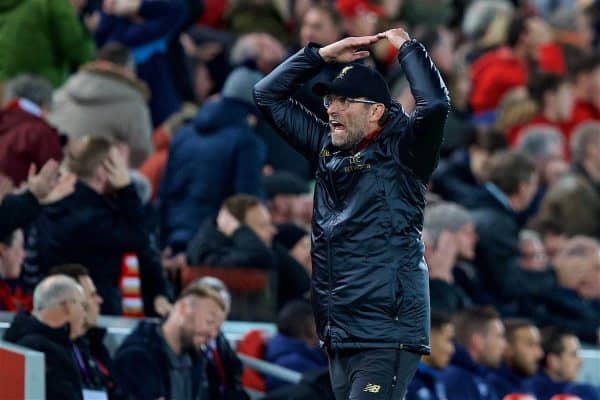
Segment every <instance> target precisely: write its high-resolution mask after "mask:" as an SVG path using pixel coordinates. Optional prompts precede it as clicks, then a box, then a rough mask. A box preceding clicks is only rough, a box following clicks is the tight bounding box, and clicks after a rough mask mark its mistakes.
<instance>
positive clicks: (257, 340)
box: [237, 329, 267, 392]
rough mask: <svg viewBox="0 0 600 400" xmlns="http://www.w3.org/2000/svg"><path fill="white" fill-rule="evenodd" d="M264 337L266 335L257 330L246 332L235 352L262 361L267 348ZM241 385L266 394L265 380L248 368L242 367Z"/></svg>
mask: <svg viewBox="0 0 600 400" xmlns="http://www.w3.org/2000/svg"><path fill="white" fill-rule="evenodd" d="M266 336H267V335H266V333H265V332H263V331H261V330H259V329H254V330H251V331H248V333H246V335H244V338H243V339H242V340H241V341H240V342H239V343H238V347H237V351H238V352H239V353H241V354H245V355H247V356H250V357H254V358H258V359H261V360H264V358H265V350H266V346H267V338H266ZM242 385H244V387H246V388H249V389H254V390H259V391H261V392H266V390H267V385H266V383H265V378H264V377H263V376H262V375H261V374H260V373H259V372H258V371H256V370H254V369H252V368H248V367H244V372H243V374H242Z"/></svg>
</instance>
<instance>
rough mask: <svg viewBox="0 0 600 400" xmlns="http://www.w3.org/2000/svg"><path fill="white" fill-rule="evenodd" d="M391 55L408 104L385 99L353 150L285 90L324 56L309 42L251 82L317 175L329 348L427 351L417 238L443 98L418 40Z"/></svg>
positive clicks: (317, 278)
mask: <svg viewBox="0 0 600 400" xmlns="http://www.w3.org/2000/svg"><path fill="white" fill-rule="evenodd" d="M398 58H399V61H400V63H401V64H402V67H403V69H404V71H406V75H407V78H408V80H409V82H410V85H411V89H412V93H413V95H414V97H415V100H416V104H417V106H416V109H415V111H414V112H413V113H412V114H411V115H410V116H408V115H406V114H405V113H404V112H403V111H402V109H401V107H400V106H399V105H397V104H395V103H394V104H393V105H392V107H391V109H390V114H391V115H390V119H389V120H388V123H387V124H386V125H385V127H384V128H383V129H382V130H381V132H380V133H379V135H378V136H377V137H376V138H375V139H374V140H373V141H372V142H371V143H370V144H369V145H368V146H367V147H366V148H364V149H363V150H361V151H358V152H357V151H340V150H339V149H337V148H335V147H334V146H333V145H332V142H331V138H330V136H329V134H328V133H329V127H328V125H327V123H326V122H325V121H322V120H320V119H319V118H317V117H315V116H314V115H313V114H311V113H310V112H308V111H307V110H306V109H305V108H304V107H302V106H300V105H299V104H298V103H297V102H296V101H294V100H290V97H291V95H292V94H293V93H294V91H295V90H296V89H297V87H298V86H299V85H300V84H301V83H303V82H306V81H308V80H309V79H310V78H311V77H313V76H314V75H316V74H317V73H319V71H320V70H321V69H322V68H323V67H324V66H325V62H324V61H323V59H322V58H321V57H320V56H319V55H318V50H317V48H316V47H314V46H313V45H310V46H308V47H306V48H304V49H302V50H300V51H299V52H298V53H296V54H295V55H294V56H292V57H290V58H289V59H288V60H287V61H285V62H284V63H283V64H281V65H279V66H278V67H277V68H276V69H275V70H274V71H273V72H272V73H271V74H269V75H268V76H267V77H265V78H264V79H263V80H261V81H260V82H259V83H258V84H256V86H255V89H254V98H255V101H256V104H257V105H258V106H259V108H260V109H261V110H262V112H263V113H264V114H265V115H266V117H267V118H268V119H269V120H270V121H271V123H272V124H273V125H274V126H275V127H276V128H277V130H278V131H279V132H280V134H281V135H282V136H283V137H284V138H285V139H286V140H287V141H288V142H289V143H290V144H291V145H292V146H294V147H295V148H296V150H298V151H299V152H300V153H301V154H303V155H304V156H305V157H306V158H307V159H308V160H309V162H310V164H311V168H312V170H313V171H314V173H315V175H316V181H317V183H316V188H315V197H314V212H313V223H312V259H313V285H312V300H313V308H314V311H315V318H316V322H317V331H318V334H319V337H320V338H321V340H323V341H325V342H326V343H327V344H328V345H329V346H331V347H332V348H369V347H370V348H401V349H407V350H411V351H416V352H419V353H428V352H429V289H428V288H429V285H428V273H427V265H426V264H425V261H424V258H423V252H424V245H423V241H422V238H421V230H422V225H423V208H424V207H425V192H426V184H427V181H428V180H429V178H430V175H431V173H432V171H433V170H434V168H435V166H436V164H437V161H438V158H439V149H440V145H441V142H442V136H443V134H442V132H443V127H444V121H445V119H446V115H447V112H448V108H449V98H448V95H447V90H446V87H445V85H444V83H443V81H442V79H441V77H440V75H439V72H438V70H437V68H436V67H435V66H434V65H433V63H432V61H431V59H430V58H429V57H428V55H427V53H426V51H425V49H424V47H423V46H422V45H421V44H419V43H418V42H416V41H410V42H407V43H405V44H404V45H403V46H402V48H401V49H400V53H399V56H398Z"/></svg>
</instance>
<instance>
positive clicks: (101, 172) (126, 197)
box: [27, 137, 166, 315]
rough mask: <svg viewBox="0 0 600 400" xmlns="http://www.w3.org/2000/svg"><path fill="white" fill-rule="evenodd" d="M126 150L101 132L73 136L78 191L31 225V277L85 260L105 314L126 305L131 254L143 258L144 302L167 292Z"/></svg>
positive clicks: (69, 163) (70, 164)
mask: <svg viewBox="0 0 600 400" xmlns="http://www.w3.org/2000/svg"><path fill="white" fill-rule="evenodd" d="M125 154H126V153H125V152H124V149H122V148H121V147H119V145H117V144H115V143H114V142H113V141H111V140H109V139H107V138H102V137H84V138H83V139H79V140H75V141H72V142H71V143H70V144H69V146H68V149H67V152H66V155H65V168H66V169H67V170H68V171H69V172H71V173H73V174H75V175H76V177H77V183H76V185H75V192H74V193H73V194H72V195H71V196H68V197H66V198H64V199H63V200H61V201H59V202H56V203H54V204H51V205H49V206H47V207H44V209H43V211H42V213H41V214H40V217H39V218H38V219H37V220H36V222H35V224H34V225H33V226H32V230H31V231H30V235H29V237H28V243H27V245H28V250H29V251H30V252H31V254H33V255H34V256H32V257H30V258H29V259H28V260H27V261H28V264H29V267H30V268H28V270H29V274H30V275H31V277H30V279H31V280H34V279H35V278H36V277H35V276H34V275H35V274H40V275H43V274H45V273H47V272H48V271H49V269H50V268H51V267H53V266H55V265H61V264H82V265H85V266H86V267H87V268H88V270H89V273H90V277H91V278H92V280H93V282H94V284H95V285H96V287H97V289H98V293H99V294H100V296H101V297H102V298H103V299H104V302H103V303H102V305H101V312H102V314H109V315H119V314H121V310H122V303H121V291H120V288H119V280H120V277H121V265H122V261H123V256H124V255H125V254H126V253H136V254H137V256H138V258H139V260H140V278H141V286H142V287H141V291H142V296H143V297H144V302H145V303H148V304H152V303H153V300H155V298H156V297H160V295H165V294H166V282H165V279H164V276H163V275H162V267H161V265H160V261H159V259H160V257H159V256H158V254H157V253H156V250H155V249H153V248H152V247H151V244H150V242H151V241H150V235H149V233H148V231H147V230H146V229H145V223H144V215H143V212H142V206H141V202H140V199H139V197H138V195H137V192H136V190H135V188H134V186H133V184H132V183H131V180H130V178H129V171H128V168H127V160H126V157H125Z"/></svg>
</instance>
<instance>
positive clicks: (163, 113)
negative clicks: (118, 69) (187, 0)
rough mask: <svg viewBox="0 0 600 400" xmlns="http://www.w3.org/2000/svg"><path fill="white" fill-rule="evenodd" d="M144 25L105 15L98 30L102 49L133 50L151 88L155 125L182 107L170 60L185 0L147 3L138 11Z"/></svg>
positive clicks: (182, 16)
mask: <svg viewBox="0 0 600 400" xmlns="http://www.w3.org/2000/svg"><path fill="white" fill-rule="evenodd" d="M138 15H139V16H140V17H142V18H143V22H132V21H131V20H130V19H129V18H127V17H116V16H113V15H107V14H104V13H102V14H101V19H100V24H99V25H98V29H97V30H96V37H95V38H96V43H97V45H98V47H101V46H103V45H104V44H106V43H109V42H118V43H121V44H122V45H124V46H126V47H129V48H130V49H131V50H132V53H133V58H134V61H135V65H136V72H137V74H138V76H139V77H140V78H141V79H143V80H144V81H145V82H146V83H147V84H148V86H149V87H150V91H151V97H150V111H151V113H152V122H153V124H154V126H158V125H160V124H161V123H163V122H164V121H165V120H166V119H167V118H168V117H169V116H170V115H171V114H172V113H174V112H176V111H178V110H179V109H180V108H181V100H180V99H179V95H178V93H177V90H176V88H175V83H174V82H175V81H174V80H173V74H172V72H171V69H170V66H169V60H168V58H167V48H168V43H169V40H170V39H171V37H172V36H173V35H174V34H176V33H178V30H179V27H180V26H181V25H182V24H183V22H184V21H185V17H186V7H185V4H184V2H183V1H182V0H144V1H142V4H141V6H140V9H139V11H138Z"/></svg>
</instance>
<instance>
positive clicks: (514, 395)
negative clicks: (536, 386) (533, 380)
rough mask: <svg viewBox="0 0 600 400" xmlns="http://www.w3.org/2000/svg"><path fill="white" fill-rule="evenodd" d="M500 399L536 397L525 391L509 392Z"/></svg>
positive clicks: (517, 399) (528, 399)
mask: <svg viewBox="0 0 600 400" xmlns="http://www.w3.org/2000/svg"><path fill="white" fill-rule="evenodd" d="M502 400H536V398H535V397H534V396H532V395H530V394H526V393H510V394H507V395H506V396H504V397H503V398H502Z"/></svg>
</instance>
